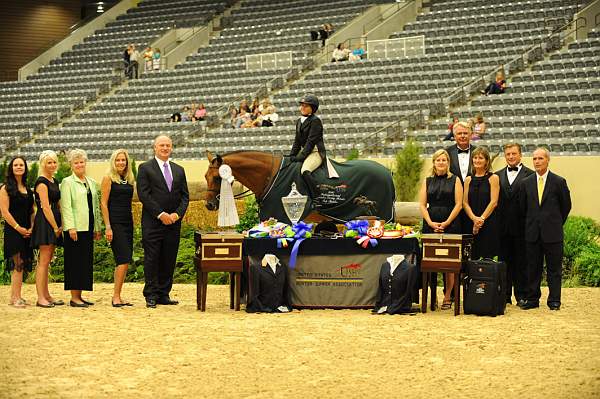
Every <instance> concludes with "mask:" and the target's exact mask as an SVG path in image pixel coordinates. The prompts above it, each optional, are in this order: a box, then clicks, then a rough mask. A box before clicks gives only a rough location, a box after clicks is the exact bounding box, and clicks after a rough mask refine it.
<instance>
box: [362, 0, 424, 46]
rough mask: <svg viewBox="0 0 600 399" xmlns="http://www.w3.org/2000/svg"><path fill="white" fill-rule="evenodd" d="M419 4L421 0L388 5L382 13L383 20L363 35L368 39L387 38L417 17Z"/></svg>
mask: <svg viewBox="0 0 600 399" xmlns="http://www.w3.org/2000/svg"><path fill="white" fill-rule="evenodd" d="M421 5H422V1H421V0H417V1H411V2H408V3H404V4H399V5H397V6H393V7H390V8H389V9H388V11H387V12H386V13H383V17H384V18H386V19H385V21H383V22H381V23H379V24H378V25H376V26H374V27H372V28H370V29H369V31H368V32H366V33H365V36H366V37H367V39H368V40H379V39H387V38H389V37H390V35H391V34H392V33H394V32H399V31H401V30H402V29H403V28H404V25H406V24H407V23H409V22H413V21H415V20H416V19H417V15H418V13H419V11H420V9H421Z"/></svg>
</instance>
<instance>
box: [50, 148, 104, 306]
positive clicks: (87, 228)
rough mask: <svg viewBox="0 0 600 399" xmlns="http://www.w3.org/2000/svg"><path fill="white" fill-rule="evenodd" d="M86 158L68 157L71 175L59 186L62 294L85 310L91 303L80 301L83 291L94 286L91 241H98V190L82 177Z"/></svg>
mask: <svg viewBox="0 0 600 399" xmlns="http://www.w3.org/2000/svg"><path fill="white" fill-rule="evenodd" d="M86 162H87V154H86V153H85V151H83V150H79V149H75V150H72V151H71V152H70V153H69V163H70V164H71V170H72V171H73V174H72V175H71V176H68V177H65V178H64V179H63V181H62V182H61V183H60V209H61V211H62V216H63V228H64V231H65V233H64V234H63V239H64V247H65V253H64V257H65V259H64V262H65V290H69V291H71V301H70V302H69V304H70V305H71V306H72V307H76V308H87V307H88V306H91V305H93V303H92V302H90V301H86V300H85V299H83V298H82V296H81V292H82V291H92V290H93V285H94V277H93V269H94V240H99V239H100V230H101V227H102V221H101V219H100V199H99V187H98V183H96V181H95V180H94V179H92V178H90V177H88V176H86V174H85V168H86Z"/></svg>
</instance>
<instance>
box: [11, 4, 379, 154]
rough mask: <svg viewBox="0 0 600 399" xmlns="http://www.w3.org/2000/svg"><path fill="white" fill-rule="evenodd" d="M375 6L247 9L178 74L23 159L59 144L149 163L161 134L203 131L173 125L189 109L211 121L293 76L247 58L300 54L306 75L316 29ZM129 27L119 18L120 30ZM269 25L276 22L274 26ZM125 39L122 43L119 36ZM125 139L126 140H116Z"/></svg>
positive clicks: (53, 134)
mask: <svg viewBox="0 0 600 399" xmlns="http://www.w3.org/2000/svg"><path fill="white" fill-rule="evenodd" d="M158 4H159V3H158V2H150V4H149V2H147V1H146V2H144V3H142V5H145V6H144V7H143V8H144V9H146V8H147V7H150V6H152V8H151V10H152V11H150V10H148V12H146V11H144V12H143V13H142V12H141V11H139V12H137V13H135V12H134V11H135V10H134V11H132V12H131V13H128V15H134V14H135V15H137V14H140V15H144V18H146V16H148V15H154V10H155V8H157V7H158ZM160 4H162V3H160ZM367 6H368V3H367V2H364V1H362V0H334V1H330V2H329V3H328V7H326V8H323V7H320V6H315V5H314V4H313V3H312V2H310V1H308V0H302V1H282V2H277V3H276V4H275V3H259V2H251V1H244V2H243V3H242V5H241V8H239V9H237V10H234V11H233V12H232V16H231V19H232V26H231V27H230V28H225V29H223V30H222V31H221V33H220V36H219V37H216V38H214V39H212V40H211V43H210V45H209V46H208V47H207V48H202V49H199V51H198V53H197V54H192V55H190V56H189V57H188V58H187V60H186V62H184V63H183V64H181V65H179V66H178V67H177V68H176V69H174V70H168V71H161V72H156V73H146V74H143V75H142V77H141V79H138V80H131V81H129V84H128V86H127V87H125V88H123V89H122V90H119V91H118V92H116V93H114V94H112V95H110V96H107V97H106V98H104V99H102V100H101V101H99V102H98V103H97V104H95V105H94V106H92V107H91V108H90V109H89V110H87V111H84V112H82V113H80V114H79V115H77V117H76V118H74V119H73V120H71V121H68V122H66V123H64V124H63V126H61V127H59V128H56V129H51V130H50V132H49V134H48V135H47V136H46V137H44V138H42V139H36V142H35V143H29V144H27V145H25V146H23V147H22V148H21V152H22V153H23V154H26V156H28V157H33V156H34V154H36V153H38V152H39V149H40V148H43V147H44V146H48V145H49V144H51V143H56V144H55V145H54V146H55V147H57V146H58V147H59V148H61V149H68V148H72V147H73V146H74V145H77V146H79V147H81V148H84V149H86V150H88V152H89V156H90V158H92V159H106V158H108V157H109V156H110V153H111V151H112V150H113V149H115V148H118V147H121V146H125V145H131V144H134V145H135V147H131V148H132V149H134V151H133V153H134V154H135V155H136V156H140V157H145V156H146V155H147V153H148V151H149V150H150V143H151V139H152V137H154V136H155V135H156V134H158V133H169V134H171V135H173V134H175V135H177V136H178V137H179V138H183V137H186V136H189V135H190V134H191V132H193V131H194V129H196V130H197V129H198V127H197V125H193V124H190V123H181V124H180V123H173V124H170V123H166V122H167V120H168V118H169V116H170V115H171V114H172V113H173V112H175V111H178V110H181V109H182V107H183V106H184V105H187V104H190V103H191V102H192V101H198V102H202V103H205V104H206V106H207V109H208V112H209V113H211V112H217V111H218V110H223V109H224V107H226V106H227V105H228V104H230V103H231V102H233V101H236V100H238V99H239V98H240V97H241V96H245V97H251V96H252V95H253V94H254V93H256V92H257V91H258V90H259V89H260V88H261V87H264V86H265V85H266V84H267V83H268V82H269V81H271V80H273V79H275V78H281V77H282V76H284V75H285V74H286V73H288V72H289V71H290V68H283V69H281V68H280V69H273V70H266V71H258V72H248V71H246V70H245V55H246V54H248V53H267V52H275V51H292V52H293V62H292V67H302V64H303V62H304V60H305V59H306V58H307V57H308V56H309V55H310V54H311V53H312V52H314V51H315V50H316V49H317V48H318V43H317V42H311V41H310V35H309V32H308V31H309V30H310V29H316V28H317V26H319V25H320V24H321V23H324V22H330V23H332V24H334V26H337V27H339V26H342V25H343V24H344V23H345V22H346V21H347V20H349V19H351V18H353V17H354V16H356V15H358V14H360V13H361V12H362V11H363V10H364V9H365V8H366V7H367ZM179 7H181V6H179ZM299 9H303V10H304V11H303V12H302V14H301V15H302V18H297V16H296V15H297V13H296V12H297V11H298V10H299ZM147 14H148V15H147ZM136 18H137V17H136ZM139 18H142V17H141V16H140V17H139ZM148 18H150V16H148ZM152 18H154V17H152ZM122 20H123V18H119V19H118V21H117V23H118V22H119V21H122ZM132 21H133V20H132ZM137 21H138V20H137V19H135V22H136V26H138V25H140V24H137ZM264 21H269V23H268V25H265V24H264ZM142 25H143V24H142ZM107 29H109V30H110V33H108V32H104V30H103V31H102V32H100V34H101V35H103V36H104V35H108V36H107V38H110V39H107V40H109V42H110V43H115V45H117V44H118V43H117V42H118V41H117V40H114V36H115V35H116V33H115V34H113V31H115V29H114V26H110V27H107ZM255 29H258V31H260V35H258V34H257V30H255ZM117 32H121V31H117ZM94 36H96V35H94ZM94 36H92V38H88V39H89V40H86V43H85V44H84V46H87V45H88V44H89V43H96V41H95V40H96V39H93V38H94ZM118 37H122V35H121V34H120V33H119V36H118ZM92 39H93V40H92ZM102 43H104V41H102ZM105 47H106V46H104V45H103V47H97V48H101V49H104V48H105ZM94 48H96V47H94ZM102 51H104V50H102ZM107 51H108V50H107ZM85 54H88V53H85ZM117 55H118V56H120V53H119V54H117ZM73 56H74V57H78V58H76V59H77V60H80V59H81V60H83V59H86V58H81V57H84V55H83V53H82V51H76V53H75V55H73ZM89 56H90V57H91V55H89ZM70 57H71V55H69V59H70ZM85 57H88V55H85ZM65 65H68V64H66V63H64V62H61V63H55V64H54V65H52V67H51V68H52V71H57V73H58V71H61V70H63V68H64V67H65ZM228 136H231V134H228ZM82 137H94V140H87V141H83V142H82V141H78V140H80V139H81V138H82ZM117 138H120V139H119V140H115V139H117ZM233 143H234V142H233ZM233 143H232V144H233ZM176 155H177V156H179V157H193V158H197V157H198V156H199V151H198V148H197V147H195V146H194V145H190V146H187V147H185V148H184V147H180V148H177V150H176Z"/></svg>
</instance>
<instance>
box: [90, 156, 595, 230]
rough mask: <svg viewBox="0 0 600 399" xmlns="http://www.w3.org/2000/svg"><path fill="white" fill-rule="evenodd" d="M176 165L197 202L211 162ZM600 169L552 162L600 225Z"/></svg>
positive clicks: (582, 212) (566, 160)
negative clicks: (180, 168) (182, 172)
mask: <svg viewBox="0 0 600 399" xmlns="http://www.w3.org/2000/svg"><path fill="white" fill-rule="evenodd" d="M374 160H375V161H377V162H379V163H381V164H383V165H386V166H387V167H389V168H391V167H392V165H393V159H391V158H383V159H374ZM175 161H176V162H178V163H179V164H180V165H182V166H183V167H184V168H185V170H186V175H187V179H188V182H190V194H191V196H192V198H193V199H198V197H199V192H200V191H202V190H204V189H205V181H204V174H205V173H206V169H207V167H208V161H206V160H199V161H177V160H175ZM523 164H525V165H527V166H528V167H530V168H533V164H532V161H531V158H530V157H524V158H523ZM505 165H506V163H505V162H504V158H502V157H498V158H497V159H496V161H495V162H494V168H493V169H494V170H499V169H501V168H503V167H504V166H505ZM598 165H600V156H581V157H559V156H554V157H551V159H550V169H551V170H552V172H554V173H556V174H558V175H560V176H562V177H564V178H565V179H567V183H568V185H569V189H570V190H571V199H572V202H573V210H572V211H571V214H572V215H579V216H588V217H591V218H593V219H595V220H597V221H598V222H600V206H599V205H598V202H597V201H598V199H600V184H598V179H600V173H599V172H598ZM107 166H108V165H107V163H104V162H89V163H88V174H89V175H90V176H92V177H93V178H95V179H97V180H98V181H99V180H101V179H102V176H103V175H104V173H105V171H106V168H107ZM430 170H431V160H430V159H427V160H426V162H425V165H424V166H423V171H422V177H423V178H425V176H427V175H428V173H429V171H430ZM415 200H416V198H415Z"/></svg>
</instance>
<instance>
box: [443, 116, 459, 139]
mask: <svg viewBox="0 0 600 399" xmlns="http://www.w3.org/2000/svg"><path fill="white" fill-rule="evenodd" d="M457 123H458V116H455V117H454V118H452V122H450V123H448V130H447V131H446V137H444V140H443V141H452V140H454V133H452V129H454V125H455V124H457Z"/></svg>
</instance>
